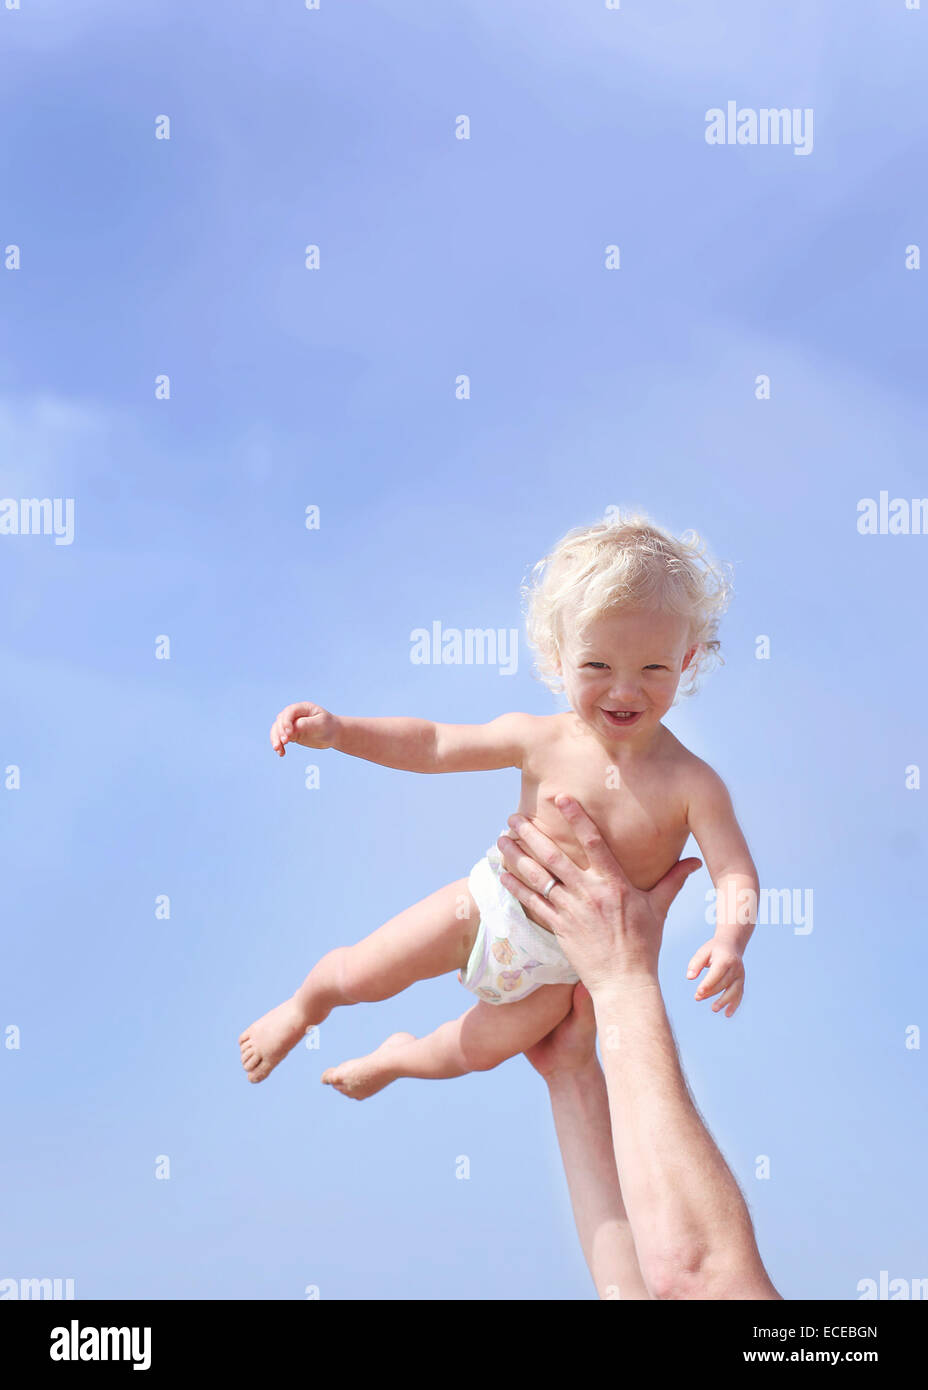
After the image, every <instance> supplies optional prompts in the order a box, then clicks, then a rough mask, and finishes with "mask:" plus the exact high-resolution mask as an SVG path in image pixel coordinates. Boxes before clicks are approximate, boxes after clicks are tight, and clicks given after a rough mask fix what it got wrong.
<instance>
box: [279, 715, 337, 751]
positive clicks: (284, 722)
mask: <svg viewBox="0 0 928 1390" xmlns="http://www.w3.org/2000/svg"><path fill="white" fill-rule="evenodd" d="M337 729H338V719H337V718H336V716H335V715H334V714H330V713H329V711H328V710H327V709H323V708H322V706H321V705H309V704H299V705H288V706H287V708H286V709H282V710H281V711H280V714H278V716H277V718H276V719H275V720H274V722H273V724H272V725H271V747H272V748H273V749H274V751H275V752H276V753H279V755H280V756H281V757H283V756H284V753H285V752H286V745H287V744H288V743H301V744H302V745H303V747H304V748H331V747H332V744H333V743H334V742H335V734H336V730H337Z"/></svg>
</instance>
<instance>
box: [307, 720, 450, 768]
mask: <svg viewBox="0 0 928 1390" xmlns="http://www.w3.org/2000/svg"><path fill="white" fill-rule="evenodd" d="M437 727H438V726H437V725H436V724H433V723H432V722H431V720H428V719H407V718H385V719H364V718H361V719H354V718H347V717H345V716H343V715H338V716H337V720H336V730H335V738H334V740H333V742H332V745H331V746H332V747H333V748H335V749H337V751H338V752H339V753H350V754H351V756H352V757H353V758H365V759H366V760H367V761H368V762H370V763H380V764H381V765H382V766H383V767H395V768H399V769H401V770H402V771H404V772H437V771H438V770H439V768H438V766H437Z"/></svg>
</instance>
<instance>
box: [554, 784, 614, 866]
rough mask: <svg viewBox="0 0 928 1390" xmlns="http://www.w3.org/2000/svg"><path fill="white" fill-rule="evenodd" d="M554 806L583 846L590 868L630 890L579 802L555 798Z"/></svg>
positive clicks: (609, 851)
mask: <svg viewBox="0 0 928 1390" xmlns="http://www.w3.org/2000/svg"><path fill="white" fill-rule="evenodd" d="M554 804H555V806H556V807H557V809H558V810H559V811H560V813H561V815H562V816H563V817H564V819H565V820H566V821H567V823H568V825H569V826H570V828H571V830H573V832H574V834H575V835H576V837H577V839H578V840H579V841H580V844H581V845H582V846H583V850H584V853H585V854H586V857H587V859H588V860H589V861H590V865H591V867H592V868H594V869H595V870H596V872H597V873H599V874H601V875H602V876H603V878H611V879H612V880H613V882H615V881H616V880H617V881H618V882H619V883H620V884H622V885H623V887H626V888H631V886H632V885H631V883H630V882H629V880H628V879H627V878H626V877H625V871H624V869H623V868H622V865H621V864H620V863H619V861H618V860H617V859H616V857H615V855H614V854H613V853H612V850H611V849H610V848H609V846H608V845H607V844H606V841H605V840H604V839H603V834H602V831H601V830H600V828H599V826H598V825H597V824H596V822H595V821H593V820H591V819H590V817H589V816H588V815H587V813H586V811H584V809H583V807H582V806H581V805H580V803H579V801H575V800H574V798H573V797H572V796H555V798H554Z"/></svg>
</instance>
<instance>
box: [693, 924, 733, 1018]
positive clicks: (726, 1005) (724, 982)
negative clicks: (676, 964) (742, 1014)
mask: <svg viewBox="0 0 928 1390" xmlns="http://www.w3.org/2000/svg"><path fill="white" fill-rule="evenodd" d="M706 966H708V967H709V973H708V975H707V976H706V978H705V979H704V980H703V982H702V984H701V985H700V986H699V988H698V989H697V991H696V993H695V995H694V996H693V997H694V998H695V999H709V998H711V996H712V995H713V994H719V993H721V992H722V991H723V990H724V993H723V994H722V997H721V999H717V1000H716V1002H715V1003H714V1004H713V1005H712V1012H713V1013H714V1014H717V1013H718V1012H719V1010H720V1009H724V1010H725V1017H726V1018H731V1016H732V1014H733V1013H734V1012H735V1010H736V1009H737V1007H738V1005H739V1004H740V1003H741V999H742V996H743V995H744V962H743V961H742V959H741V953H740V951H736V950H735V948H734V946H731V945H729V944H728V943H727V942H725V941H719V940H718V939H717V938H716V937H713V938H712V940H711V941H706V942H705V943H704V944H703V945H702V946H700V948H699V950H698V951H697V952H696V954H695V956H694V957H693V959H692V960H691V961H690V963H689V967H688V969H687V972H686V978H687V979H688V980H695V978H696V976H697V975H698V974H699V972H700V971H701V970H705V968H706Z"/></svg>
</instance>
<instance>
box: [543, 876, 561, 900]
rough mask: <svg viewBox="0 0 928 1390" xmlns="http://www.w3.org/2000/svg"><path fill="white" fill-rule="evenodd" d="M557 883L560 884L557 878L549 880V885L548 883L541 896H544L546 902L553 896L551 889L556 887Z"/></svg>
mask: <svg viewBox="0 0 928 1390" xmlns="http://www.w3.org/2000/svg"><path fill="white" fill-rule="evenodd" d="M557 882H558V880H557V879H556V878H551V879H549V880H548V883H547V885H546V886H545V888H544V889H543V890H542V894H541V896H542V897H543V898H544V899H545V900H547V899H548V898H550V896H551V889H552V888H553V887H554V885H555V884H556V883H557Z"/></svg>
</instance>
